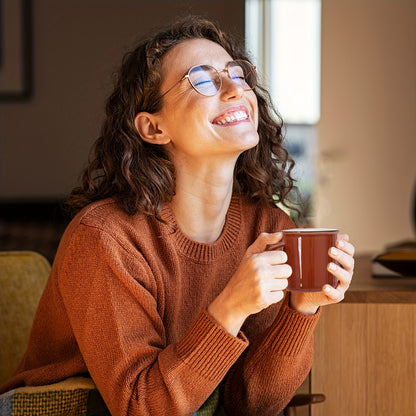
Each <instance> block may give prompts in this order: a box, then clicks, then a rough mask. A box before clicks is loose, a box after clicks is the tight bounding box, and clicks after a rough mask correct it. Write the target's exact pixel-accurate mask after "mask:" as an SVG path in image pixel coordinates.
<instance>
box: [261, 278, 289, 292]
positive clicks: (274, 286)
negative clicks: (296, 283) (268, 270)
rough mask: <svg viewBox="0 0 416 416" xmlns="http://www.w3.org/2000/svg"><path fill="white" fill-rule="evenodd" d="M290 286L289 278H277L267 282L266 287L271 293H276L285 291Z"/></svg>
mask: <svg viewBox="0 0 416 416" xmlns="http://www.w3.org/2000/svg"><path fill="white" fill-rule="evenodd" d="M287 285H288V281H287V278H283V277H280V278H277V279H270V280H269V281H268V282H267V286H265V288H266V289H267V290H268V291H269V292H275V291H276V290H284V289H286V288H287Z"/></svg>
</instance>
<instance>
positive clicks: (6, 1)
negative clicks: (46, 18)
mask: <svg viewBox="0 0 416 416" xmlns="http://www.w3.org/2000/svg"><path fill="white" fill-rule="evenodd" d="M32 69H33V68H32V0H0V101H19V100H26V99H28V98H30V97H31V96H32V92H33V74H32Z"/></svg>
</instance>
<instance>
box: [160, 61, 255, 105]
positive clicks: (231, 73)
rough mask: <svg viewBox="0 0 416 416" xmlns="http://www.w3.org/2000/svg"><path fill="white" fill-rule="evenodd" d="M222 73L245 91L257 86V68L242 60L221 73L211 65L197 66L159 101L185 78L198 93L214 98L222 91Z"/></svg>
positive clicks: (228, 66) (229, 63) (230, 63)
mask: <svg viewBox="0 0 416 416" xmlns="http://www.w3.org/2000/svg"><path fill="white" fill-rule="evenodd" d="M222 72H226V73H227V75H228V77H229V78H230V79H231V80H232V81H233V82H234V83H235V84H237V85H238V86H240V87H241V88H242V89H243V90H244V91H250V90H252V89H254V88H255V86H256V85H257V75H256V67H255V66H253V65H251V63H250V62H248V61H244V60H242V59H237V60H235V61H231V62H228V64H227V66H226V67H225V68H224V69H223V70H221V71H217V70H216V69H215V68H214V67H212V66H211V65H195V66H193V67H192V68H191V69H190V70H189V71H188V73H187V74H186V75H185V76H183V77H182V78H181V79H180V80H179V81H178V82H177V83H176V84H174V85H172V87H170V88H169V89H168V90H167V91H165V92H164V93H163V94H162V95H161V96H160V97H159V99H158V100H160V99H161V98H162V97H164V96H165V95H166V94H167V93H168V92H169V91H171V90H172V89H173V88H175V87H176V86H177V85H178V84H179V83H181V82H182V81H183V80H184V79H185V78H187V79H188V81H189V83H190V84H191V85H192V87H193V89H194V90H195V91H196V92H197V93H199V94H201V95H203V96H205V97H212V96H214V95H215V94H217V93H218V92H219V91H220V89H221V86H222V77H221V73H222Z"/></svg>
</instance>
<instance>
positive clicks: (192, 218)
mask: <svg viewBox="0 0 416 416" xmlns="http://www.w3.org/2000/svg"><path fill="white" fill-rule="evenodd" d="M233 174H234V164H230V165H229V166H223V167H222V168H221V169H216V170H213V169H202V168H201V169H198V171H195V170H191V171H190V170H187V169H186V168H184V167H182V168H180V169H177V171H176V194H175V196H174V197H173V199H172V204H171V207H172V211H173V214H174V215H175V218H176V222H177V223H178V226H179V227H180V229H181V231H182V232H183V233H185V234H186V235H187V236H188V237H189V238H191V239H193V240H195V241H198V242H201V243H213V242H215V241H216V240H217V239H218V238H219V236H220V235H221V232H222V230H223V228H224V224H225V217H226V215H227V211H228V208H229V205H230V201H231V196H232V190H233Z"/></svg>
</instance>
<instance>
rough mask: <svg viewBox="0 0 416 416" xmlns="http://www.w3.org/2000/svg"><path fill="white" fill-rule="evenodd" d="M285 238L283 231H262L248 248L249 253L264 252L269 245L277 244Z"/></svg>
mask: <svg viewBox="0 0 416 416" xmlns="http://www.w3.org/2000/svg"><path fill="white" fill-rule="evenodd" d="M282 238H283V233H281V232H277V233H261V234H260V235H259V236H258V237H257V239H256V241H254V243H253V244H252V245H251V246H250V247H249V248H248V249H247V251H246V253H247V254H248V255H251V254H256V253H262V252H263V251H265V250H266V248H267V246H268V245H273V244H277V243H279V242H280V240H281V239H282Z"/></svg>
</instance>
